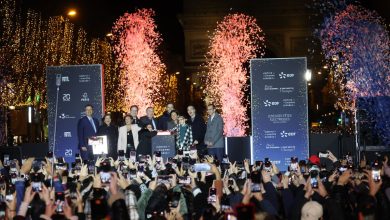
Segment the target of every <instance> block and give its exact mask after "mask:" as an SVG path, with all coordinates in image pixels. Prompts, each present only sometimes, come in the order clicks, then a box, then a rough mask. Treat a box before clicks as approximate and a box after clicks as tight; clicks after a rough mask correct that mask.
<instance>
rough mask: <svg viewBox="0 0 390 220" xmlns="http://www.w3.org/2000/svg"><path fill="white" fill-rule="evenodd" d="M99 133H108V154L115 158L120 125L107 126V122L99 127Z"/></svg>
mask: <svg viewBox="0 0 390 220" xmlns="http://www.w3.org/2000/svg"><path fill="white" fill-rule="evenodd" d="M97 135H107V141H108V155H109V156H110V157H113V158H115V156H116V152H117V148H118V147H117V145H118V127H116V126H114V125H110V126H107V125H106V124H105V123H103V125H101V126H100V127H99V128H98V132H97Z"/></svg>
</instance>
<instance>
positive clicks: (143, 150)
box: [137, 124, 157, 157]
mask: <svg viewBox="0 0 390 220" xmlns="http://www.w3.org/2000/svg"><path fill="white" fill-rule="evenodd" d="M156 135H157V131H154V130H153V127H152V125H151V124H147V125H146V126H145V127H144V128H142V129H141V130H140V131H139V132H138V136H139V144H138V147H137V157H138V156H139V155H140V154H142V155H152V137H154V136H156Z"/></svg>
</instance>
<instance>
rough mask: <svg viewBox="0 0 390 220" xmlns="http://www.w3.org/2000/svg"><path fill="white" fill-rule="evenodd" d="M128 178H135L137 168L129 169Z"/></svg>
mask: <svg viewBox="0 0 390 220" xmlns="http://www.w3.org/2000/svg"><path fill="white" fill-rule="evenodd" d="M129 178H130V179H135V178H137V170H136V169H130V170H129Z"/></svg>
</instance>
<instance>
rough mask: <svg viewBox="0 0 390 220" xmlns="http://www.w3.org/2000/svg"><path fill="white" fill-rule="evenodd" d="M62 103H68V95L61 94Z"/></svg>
mask: <svg viewBox="0 0 390 220" xmlns="http://www.w3.org/2000/svg"><path fill="white" fill-rule="evenodd" d="M62 101H64V102H70V94H62Z"/></svg>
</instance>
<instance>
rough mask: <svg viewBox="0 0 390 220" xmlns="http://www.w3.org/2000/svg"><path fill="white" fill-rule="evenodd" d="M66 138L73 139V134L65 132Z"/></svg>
mask: <svg viewBox="0 0 390 220" xmlns="http://www.w3.org/2000/svg"><path fill="white" fill-rule="evenodd" d="M64 137H66V138H71V137H72V133H71V132H70V131H65V132H64Z"/></svg>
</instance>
